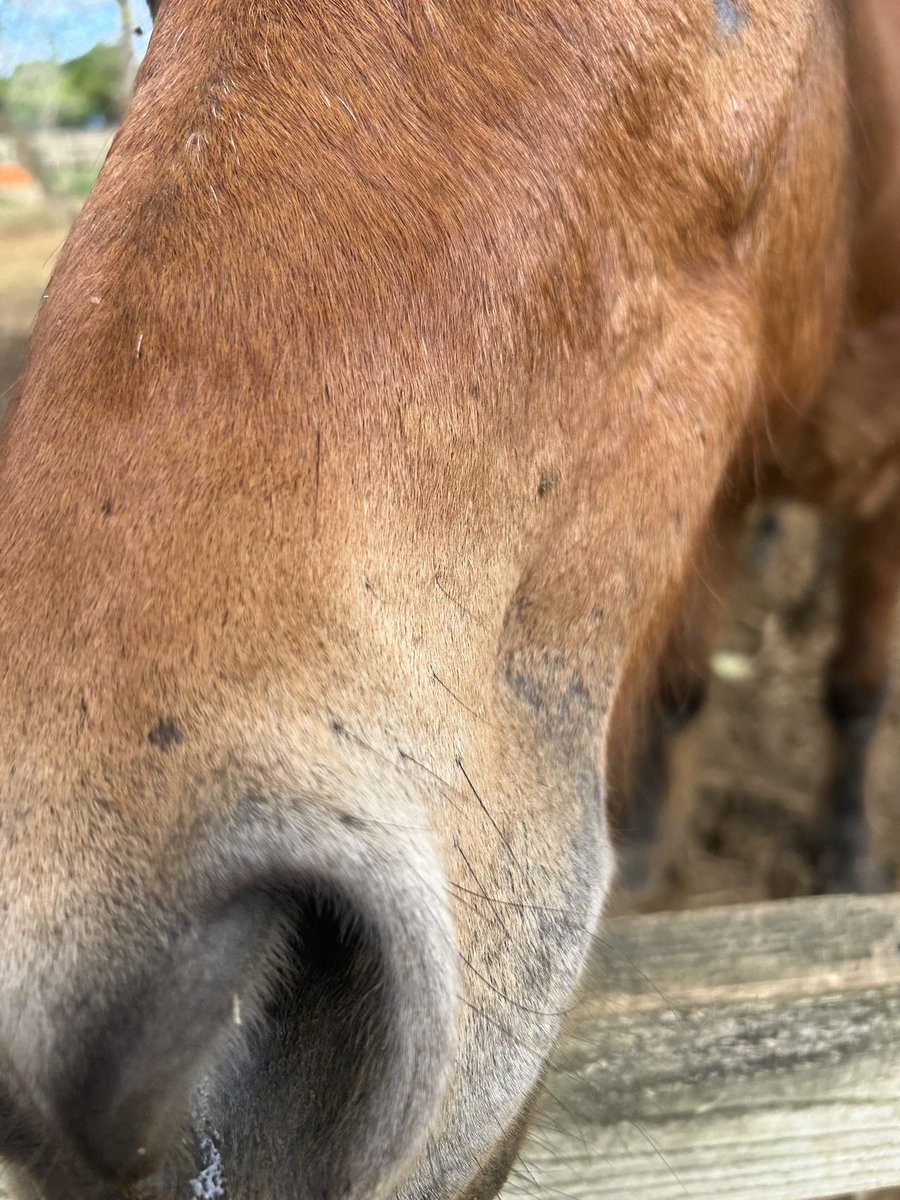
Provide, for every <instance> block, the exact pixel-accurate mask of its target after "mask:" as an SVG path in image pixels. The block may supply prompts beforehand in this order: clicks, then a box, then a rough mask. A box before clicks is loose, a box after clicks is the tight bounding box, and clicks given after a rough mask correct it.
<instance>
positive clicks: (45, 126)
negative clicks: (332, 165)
mask: <svg viewBox="0 0 900 1200" xmlns="http://www.w3.org/2000/svg"><path fill="white" fill-rule="evenodd" d="M149 31H150V16H149V12H148V10H147V8H146V5H145V3H144V0H0V397H2V399H0V411H2V408H3V407H4V406H5V403H6V400H7V398H8V396H9V393H10V392H11V390H12V386H13V384H14V382H15V379H16V377H17V375H18V373H19V371H20V368H21V365H22V362H23V360H24V356H25V353H26V349H27V344H28V337H29V332H30V329H31V325H32V321H33V318H34V314H35V311H36V309H37V305H38V302H39V300H40V297H41V294H42V292H43V290H44V288H45V286H46V282H47V280H48V278H49V275H50V272H51V270H52V268H53V263H54V259H55V256H56V254H57V252H58V250H59V248H60V246H61V245H62V242H63V241H64V239H65V235H66V231H67V229H68V228H69V226H70V224H71V222H72V221H73V220H74V218H75V217H76V215H77V213H78V210H79V208H80V206H81V204H82V202H83V200H84V198H85V196H86V195H87V193H88V191H89V190H90V187H91V184H92V182H93V180H94V178H95V176H96V174H97V172H98V170H99V168H100V166H101V164H102V162H103V159H104V156H105V154H106V151H107V149H108V147H109V143H110V141H111V139H112V135H113V132H114V130H115V127H116V124H117V122H118V121H119V119H120V117H121V114H122V111H123V108H124V105H125V103H126V100H127V97H128V95H129V92H130V89H131V86H132V82H133V79H134V73H135V71H136V68H137V64H138V63H139V61H140V58H141V56H142V55H143V53H144V51H145V49H146V45H147V40H148V36H149ZM827 549H828V533H827V530H825V529H824V528H823V526H822V524H821V520H820V518H819V517H818V516H817V515H816V514H814V513H813V512H811V511H809V510H806V509H804V508H802V507H801V506H799V505H788V504H786V505H780V506H778V507H777V508H775V509H769V510H766V512H765V513H763V512H757V513H755V514H754V515H753V517H752V519H751V521H750V522H749V524H748V528H747V531H746V534H745V545H744V555H743V569H742V571H741V575H740V579H739V581H738V585H737V587H736V589H735V590H734V592H733V593H730V594H728V595H723V596H722V597H720V598H719V599H720V602H721V604H722V606H723V608H724V609H727V614H728V615H727V618H726V619H725V620H724V622H723V629H722V633H721V635H720V638H719V642H718V646H717V649H716V653H715V655H714V657H713V661H712V673H713V686H712V693H711V700H710V703H709V704H708V706H707V709H706V711H705V713H704V715H703V717H702V718H701V722H702V726H701V729H700V731H699V737H698V739H697V745H696V752H695V758H694V761H693V762H692V764H691V771H690V781H691V783H690V786H691V788H692V790H693V792H694V794H695V803H694V806H693V810H692V817H691V822H690V830H689V838H688V845H687V847H686V852H685V858H684V862H683V863H682V868H683V870H682V875H681V884H680V886H679V889H678V890H676V891H675V892H674V893H671V894H670V895H669V896H668V897H667V903H668V904H669V905H670V906H672V907H688V906H697V905H706V904H713V903H718V904H720V903H731V902H741V901H748V900H755V899H762V898H781V897H788V896H795V895H803V894H807V893H809V892H810V891H811V890H812V888H813V886H814V872H815V846H816V837H815V833H816V829H817V827H818V822H819V821H820V814H821V806H822V799H821V797H822V791H823V787H824V785H825V782H826V778H827V774H828V751H827V747H828V742H829V731H828V726H827V723H826V721H825V718H824V715H823V711H822V703H821V696H822V679H823V673H824V667H825V663H826V661H827V659H828V656H829V653H830V650H831V647H832V645H833V641H834V632H835V621H836V595H835V588H834V582H833V572H831V573H829V572H823V571H822V569H821V563H822V556H823V554H827ZM891 657H892V668H893V678H894V679H895V680H896V679H898V678H900V639H897V638H895V642H894V649H893V653H892V656H891ZM898 730H900V703H898V688H897V687H896V686H892V688H891V691H890V695H889V697H888V701H887V705H886V709H885V711H884V714H883V717H882V719H881V723H880V727H879V731H878V734H877V737H876V740H875V744H874V746H873V752H872V756H871V760H870V764H869V771H868V778H867V805H868V809H869V813H870V819H871V821H872V825H873V828H874V836H875V843H876V846H877V848H878V852H879V858H880V860H881V862H882V863H883V865H884V866H885V868H886V869H887V870H888V872H889V873H890V872H894V873H896V869H897V866H898V864H900V802H898V801H897V791H898V783H900V737H898ZM631 903H632V901H631V898H630V897H629V896H628V895H626V894H625V893H624V892H622V893H620V894H619V895H617V896H616V897H614V907H615V908H617V909H618V910H619V911H628V909H629V907H630V905H631ZM0 1190H2V1189H0Z"/></svg>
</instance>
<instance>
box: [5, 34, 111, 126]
mask: <svg viewBox="0 0 900 1200" xmlns="http://www.w3.org/2000/svg"><path fill="white" fill-rule="evenodd" d="M124 70H125V58H124V54H123V51H122V47H121V46H120V45H118V46H108V45H103V44H99V45H97V46H94V48H93V49H92V50H89V51H88V52H87V54H82V55H81V56H80V57H79V58H73V59H71V61H69V62H66V63H61V64H60V63H57V62H55V61H53V60H52V59H51V60H47V61H45V62H33V63H22V64H21V65H19V66H18V67H16V69H15V70H14V71H13V73H12V75H11V76H10V77H9V78H8V79H4V80H0V104H4V105H5V106H6V107H7V110H8V111H9V113H10V116H11V117H12V118H13V120H14V121H15V123H16V125H17V126H18V127H19V128H20V129H23V130H26V131H27V130H34V129H39V128H41V127H46V126H48V125H57V126H62V127H64V128H78V127H80V126H83V125H85V124H86V123H88V122H89V121H91V120H102V121H104V122H105V123H108V124H112V123H113V122H115V121H117V120H118V119H119V117H120V115H121V104H122V96H123V92H124V82H123V78H124Z"/></svg>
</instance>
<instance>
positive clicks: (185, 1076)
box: [0, 799, 456, 1195]
mask: <svg viewBox="0 0 900 1200" xmlns="http://www.w3.org/2000/svg"><path fill="white" fill-rule="evenodd" d="M105 867H106V868H107V871H108V876H107V878H106V879H105V881H104V883H103V884H102V885H97V886H95V887H94V889H93V891H92V892H90V891H85V892H84V893H83V894H82V895H81V896H80V898H79V900H78V902H77V903H75V904H74V905H73V902H72V896H71V895H70V896H69V897H67V900H66V903H65V904H64V905H63V906H62V907H63V908H66V909H67V910H68V919H69V924H70V935H71V943H70V944H69V945H68V947H67V948H66V949H65V950H64V952H63V953H62V954H61V956H60V959H59V961H57V962H54V960H53V951H52V947H51V946H50V945H48V944H47V941H46V938H45V939H44V941H43V945H41V944H40V938H39V930H38V929H37V925H36V926H35V936H34V939H33V944H32V945H31V946H30V947H29V948H28V949H27V950H26V949H23V947H22V946H21V944H20V945H19V946H18V947H17V948H16V949H17V955H18V962H19V963H20V964H21V966H22V969H21V970H20V971H19V972H18V974H17V978H16V980H15V981H14V985H13V982H11V981H9V980H8V981H7V985H6V986H4V985H3V984H2V983H0V991H5V992H7V993H8V995H7V999H8V1000H10V1001H12V1004H11V1005H4V1007H5V1008H6V1009H7V1018H6V1019H3V1018H2V1017H0V1051H2V1055H3V1056H8V1057H9V1058H10V1059H11V1060H12V1061H13V1062H14V1064H15V1066H16V1072H15V1076H14V1078H16V1079H18V1080H19V1081H20V1083H19V1084H18V1085H17V1089H18V1095H13V1096H12V1097H11V1098H10V1111H12V1108H13V1107H15V1109H16V1111H18V1112H22V1111H25V1110H26V1109H28V1110H30V1108H31V1106H32V1104H33V1102H34V1103H35V1104H36V1107H37V1108H38V1109H39V1110H40V1112H41V1114H42V1120H43V1128H45V1129H46V1130H50V1131H52V1132H51V1133H48V1134H47V1135H46V1136H47V1137H50V1138H55V1139H58V1140H59V1142H60V1145H61V1146H64V1147H66V1148H67V1151H66V1152H67V1153H72V1154H74V1155H75V1156H76V1157H77V1160H78V1162H79V1163H81V1164H82V1165H84V1164H86V1169H88V1170H89V1171H91V1172H94V1173H96V1175H97V1178H98V1179H101V1180H105V1181H108V1182H109V1181H112V1182H113V1183H116V1182H118V1181H120V1180H125V1179H128V1178H134V1177H137V1176H141V1175H142V1174H143V1173H144V1172H145V1171H149V1170H150V1169H151V1168H152V1167H154V1166H155V1165H156V1149H157V1148H158V1147H161V1146H163V1145H167V1144H172V1138H173V1135H175V1134H177V1132H178V1129H179V1126H182V1127H185V1126H187V1125H188V1124H189V1123H190V1121H191V1107H192V1104H193V1103H194V1098H195V1096H196V1092H197V1088H198V1086H199V1085H200V1084H201V1083H203V1081H204V1080H213V1081H214V1082H213V1083H212V1084H209V1085H208V1086H209V1087H211V1088H212V1092H211V1099H210V1103H211V1106H212V1112H213V1116H214V1119H215V1120H216V1121H217V1122H218V1123H219V1124H220V1125H222V1126H223V1128H226V1129H227V1128H228V1126H229V1121H230V1120H231V1116H233V1114H231V1115H230V1113H229V1108H228V1102H227V1100H226V1098H225V1096H224V1095H221V1094H217V1092H216V1087H217V1086H218V1084H217V1083H216V1082H215V1081H221V1080H224V1079H225V1078H228V1079H229V1080H231V1083H230V1084H229V1086H228V1088H227V1091H228V1094H229V1095H232V1096H233V1095H236V1094H238V1092H240V1091H241V1089H245V1090H247V1091H253V1090H255V1089H263V1090H265V1088H266V1087H271V1086H273V1085H272V1083H271V1075H272V1071H271V1068H272V1065H273V1062H274V1060H275V1059H283V1058H284V1057H285V1056H287V1057H291V1056H292V1055H293V1056H296V1055H297V1054H298V1050H297V1047H298V1046H299V1047H302V1048H303V1049H302V1052H299V1054H300V1061H299V1062H298V1063H297V1064H295V1068H296V1071H299V1072H300V1073H301V1074H302V1075H303V1077H304V1078H305V1081H306V1084H307V1085H308V1088H309V1092H310V1095H311V1096H322V1097H327V1098H328V1099H327V1102H326V1103H324V1108H323V1109H322V1111H321V1112H320V1113H319V1114H318V1116H316V1115H315V1113H313V1112H312V1111H311V1108H310V1106H308V1107H307V1116H306V1118H305V1120H306V1126H305V1128H306V1134H305V1136H306V1138H307V1141H308V1142H309V1146H310V1151H309V1157H310V1162H311V1163H312V1164H313V1165H312V1166H311V1168H310V1170H311V1172H313V1174H314V1175H315V1178H316V1180H317V1182H316V1185H315V1188H314V1189H313V1190H314V1191H316V1194H322V1195H329V1194H331V1191H330V1190H329V1189H330V1188H332V1187H337V1184H336V1183H332V1182H329V1178H330V1177H329V1171H330V1170H331V1169H332V1168H331V1167H330V1166H329V1162H341V1163H345V1162H346V1159H347V1157H348V1154H350V1153H351V1152H350V1151H349V1150H347V1149H346V1148H335V1147H334V1146H333V1145H331V1147H330V1150H328V1149H327V1148H328V1146H329V1139H332V1140H333V1138H334V1136H335V1135H334V1134H333V1132H332V1130H333V1129H335V1128H337V1129H341V1130H344V1134H342V1135H341V1136H345V1135H346V1132H347V1131H350V1130H354V1129H355V1130H356V1141H357V1143H358V1149H355V1150H353V1153H355V1154H358V1156H359V1159H360V1163H359V1174H360V1178H361V1179H362V1178H364V1177H368V1178H369V1181H370V1183H374V1182H375V1180H376V1178H377V1175H378V1173H379V1172H383V1171H386V1170H388V1169H389V1167H390V1165H391V1164H392V1163H394V1162H396V1161H400V1162H402V1161H403V1160H404V1158H405V1157H406V1153H407V1151H409V1152H411V1151H410V1147H411V1146H412V1145H413V1144H414V1143H415V1144H416V1145H417V1144H418V1141H419V1139H420V1137H421V1136H423V1131H424V1130H425V1129H426V1127H427V1126H428V1123H429V1121H430V1120H431V1119H432V1116H433V1114H434V1112H435V1110H436V1106H437V1104H438V1103H439V1099H440V1096H441V1094H442V1090H443V1086H444V1081H445V1079H446V1078H447V1075H448V1072H449V1069H450V1065H451V1062H452V1058H453V1054H452V1043H453V1038H454V1026H455V1015H454V1014H455V993H456V988H455V956H454V950H453V935H452V930H451V926H450V920H449V915H448V911H449V910H448V906H447V903H446V899H445V897H444V895H443V890H442V887H441V884H440V873H439V870H438V867H437V860H436V858H435V856H434V852H433V850H432V849H431V847H430V846H429V845H428V844H427V842H426V841H424V840H422V839H419V838H417V837H414V836H412V835H411V834H410V835H406V836H402V835H401V837H400V838H398V839H396V840H394V841H393V842H391V840H390V839H388V838H386V837H385V836H384V832H383V830H380V829H379V828H377V827H375V826H374V825H367V823H366V822H364V821H363V820H362V819H361V818H357V817H354V818H353V819H350V820H348V819H347V815H346V814H344V813H342V812H339V811H337V810H336V809H335V808H334V807H333V806H329V805H325V804H319V805H314V804H309V805H306V806H304V805H302V804H299V803H298V804H297V805H295V806H294V807H293V808H289V809H284V808H278V807H276V806H274V805H271V804H263V803H262V802H260V801H259V800H258V799H255V800H253V801H252V802H249V803H248V804H246V805H244V806H241V807H239V809H238V810H237V811H236V812H235V813H233V814H232V816H231V818H229V819H228V820H227V821H223V822H222V823H221V824H220V825H219V826H218V827H217V828H215V829H213V828H209V827H208V828H206V829H205V831H204V832H202V833H201V832H197V833H196V834H195V835H193V836H192V845H191V846H190V847H189V850H188V851H187V852H186V853H183V854H182V856H181V862H180V863H179V864H178V865H177V866H175V867H173V868H171V869H170V870H169V871H168V872H162V871H160V873H159V874H158V875H153V874H152V873H150V874H149V875H148V876H147V877H146V878H144V879H143V880H141V881H140V882H137V881H134V880H132V881H131V886H130V887H129V886H128V881H127V880H125V879H123V878H121V877H119V878H113V875H114V870H113V868H112V866H111V862H107V863H106V864H105ZM95 868H96V870H97V871H98V872H100V864H99V863H98V864H95ZM104 888H105V890H104ZM55 916H56V918H57V919H58V920H59V921H60V922H61V924H62V933H63V938H65V923H66V922H65V917H64V915H63V914H62V912H57V913H56V914H55ZM16 927H17V928H18V931H19V936H20V937H21V936H22V930H23V928H24V926H23V924H22V923H21V922H18V923H17V926H16ZM12 991H15V993H16V994H15V997H13V996H12ZM26 993H30V994H26ZM11 1011H12V1012H15V1011H18V1012H19V1013H20V1014H25V1015H22V1016H21V1017H20V1018H16V1017H14V1016H13V1017H12V1019H11V1020H10V1013H11ZM323 1013H324V1014H325V1015H324V1016H323ZM4 1026H5V1027H6V1029H5V1031H4ZM347 1047H350V1048H351V1049H352V1053H351V1054H350V1057H351V1058H352V1059H354V1063H353V1064H351V1065H350V1066H347V1065H346V1061H345V1059H346V1057H347V1055H348V1050H347ZM341 1064H343V1065H341ZM235 1081H237V1082H235ZM292 1086H296V1085H292ZM204 1087H207V1084H204ZM14 1090H16V1089H14ZM26 1093H27V1094H26ZM314 1107H315V1105H312V1108H314ZM3 1113H4V1108H3V1106H2V1105H0V1153H3V1146H4V1141H5V1140H6V1141H9V1140H10V1139H11V1138H12V1136H13V1135H12V1131H11V1130H4V1129H3V1128H2V1122H3ZM183 1132H184V1130H183V1128H182V1134H183ZM182 1140H183V1138H182ZM367 1147H368V1148H367ZM373 1147H374V1148H375V1149H376V1150H377V1154H375V1153H373V1150H372V1148H373ZM391 1148H393V1153H392V1154H391V1152H390V1151H391ZM13 1149H14V1148H13ZM342 1169H343V1168H342ZM373 1173H374V1174H373ZM311 1178H312V1176H311ZM341 1186H343V1185H341ZM317 1189H318V1190H317ZM341 1194H342V1195H343V1194H344V1193H343V1192H341ZM347 1194H348V1195H350V1193H349V1192H348V1193H347ZM353 1194H355V1193H353Z"/></svg>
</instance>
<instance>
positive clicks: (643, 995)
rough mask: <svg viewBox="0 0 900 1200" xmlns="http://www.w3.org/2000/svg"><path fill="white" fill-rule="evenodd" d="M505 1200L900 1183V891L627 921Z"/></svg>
mask: <svg viewBox="0 0 900 1200" xmlns="http://www.w3.org/2000/svg"><path fill="white" fill-rule="evenodd" d="M549 1092H550V1094H549V1095H548V1097H547V1100H546V1102H545V1103H544V1105H543V1108H542V1110H541V1112H540V1114H539V1116H538V1118H537V1120H536V1123H535V1126H534V1131H533V1134H532V1136H530V1138H529V1139H528V1141H527V1142H526V1145H525V1147H524V1148H523V1152H522V1161H521V1163H520V1165H519V1166H518V1167H517V1169H516V1172H515V1175H514V1176H513V1178H512V1179H511V1180H510V1183H509V1184H508V1185H507V1188H506V1189H505V1191H504V1200H513V1198H514V1197H515V1198H519V1197H525V1196H527V1197H529V1198H531V1200H534V1198H540V1200H555V1198H556V1197H569V1198H571V1200H626V1198H627V1200H684V1198H685V1197H689V1198H690V1200H815V1198H816V1197H823V1196H833V1195H835V1194H837V1193H846V1192H854V1191H857V1190H862V1189H867V1188H875V1187H885V1186H889V1185H896V1184H900V896H878V897H827V898H826V897H822V898H816V899H809V900H794V901H788V902H775V903H767V904H759V905H749V906H742V907H735V908H720V909H706V910H703V911H699V912H690V913H678V914H673V913H666V914H661V915H659V916H648V917H635V918H625V919H622V920H620V921H611V922H609V923H608V924H607V926H606V929H605V931H604V933H603V935H602V939H601V940H600V941H599V942H598V944H597V948H596V955H595V959H594V962H593V965H592V967H591V970H590V973H589V977H588V981H587V988H586V994H585V997H584V1000H583V1002H582V1004H581V1005H580V1008H579V1010H578V1012H577V1017H576V1020H575V1021H574V1022H573V1029H572V1035H571V1036H570V1038H569V1039H568V1041H567V1043H566V1045H565V1046H564V1047H563V1049H562V1052H561V1054H560V1055H559V1061H558V1067H557V1069H556V1071H555V1072H554V1073H553V1075H552V1076H551V1079H550V1080H549Z"/></svg>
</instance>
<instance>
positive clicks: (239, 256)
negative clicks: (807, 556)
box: [0, 0, 855, 1200]
mask: <svg viewBox="0 0 900 1200" xmlns="http://www.w3.org/2000/svg"><path fill="white" fill-rule="evenodd" d="M845 9H846V6H844V5H841V4H839V3H837V2H836V0H770V2H769V3H767V4H766V5H761V4H756V3H752V2H750V0H677V2H673V0H612V2H610V3H608V4H604V5H593V6H590V5H589V6H584V5H580V4H576V3H573V2H572V0H553V2H550V0H509V2H507V0H504V2H503V3H486V2H485V0H452V2H451V3H449V4H447V5H437V4H433V3H431V2H430V0H428V2H424V3H418V2H410V0H365V3H362V2H361V0H345V2H344V3H343V4H341V5H339V6H337V7H335V6H334V5H330V4H325V3H323V2H322V0H304V2H303V3H300V0H162V3H161V4H160V5H159V11H158V14H157V21H156V25H155V28H154V31H153V34H152V38H151V40H150V45H149V49H148V52H147V55H146V58H145V60H144V62H143V64H142V66H141V69H140V72H139V75H138V78H137V82H136V87H135V91H134V95H133V98H132V100H131V103H130V105H129V107H128V110H127V113H126V116H125V118H124V121H123V124H122V126H121V128H120V130H119V132H118V133H117V136H116V138H115V141H114V144H113V146H112V148H111V150H110V153H109V156H108V158H107V160H106V162H105V164H104V166H103V168H102V170H101V172H100V175H99V178H98V180H97V182H96V185H95V187H94V189H93V191H92V192H91V195H90V197H89V199H88V201H87V203H86V205H85V207H84V210H83V211H82V213H81V215H80V217H79V219H78V221H77V223H76V224H75V226H74V229H73V230H72V232H71V235H70V236H69V238H68V240H67V242H66V244H65V246H64V248H63V250H62V253H61V255H60V258H59V261H58V263H57V266H56V268H55V270H54V274H53V277H52V280H51V283H50V285H49V288H48V292H47V295H46V297H45V299H44V301H43V303H42V306H41V309H40V312H39V315H38V318H37V322H36V327H35V330H34V336H33V340H32V344H31V348H30V351H29V356H28V360H27V363H26V366H25V369H24V372H23V375H22V377H21V380H20V382H19V385H18V387H17V389H16V392H15V394H14V396H13V398H12V402H11V405H10V410H9V413H8V415H7V418H6V420H5V423H4V425H3V429H2V434H0V646H2V647H3V655H2V661H3V674H2V687H0V717H2V719H0V781H2V782H0V960H2V970H0V1063H2V1070H0V1156H2V1158H3V1159H4V1160H5V1161H6V1162H7V1163H8V1164H9V1165H10V1166H11V1169H12V1171H13V1173H14V1178H15V1186H16V1188H17V1189H18V1193H19V1194H20V1195H21V1196H27V1197H37V1198H39V1200H60V1198H62V1197H66V1200H112V1198H113V1197H119V1198H122V1197H124V1198H127V1200H137V1198H138V1197H140V1198H141V1200H176V1198H177V1197H182V1196H184V1195H188V1194H190V1193H191V1192H192V1193H193V1194H194V1195H195V1196H221V1195H227V1196H228V1197H229V1198H230V1200H251V1198H255V1197H265V1198H266V1200H287V1198H291V1200H389V1198H390V1200H416V1198H422V1197H426V1196H427V1197H429V1200H438V1198H441V1200H488V1198H489V1197H492V1196H494V1195H496V1193H497V1192H498V1190H499V1188H500V1187H501V1186H502V1183H503V1180H504V1178H505V1177H506V1175H507V1173H508V1171H509V1170H510V1167H511V1164H512V1163H513V1160H514V1158H515V1154H516V1149H517V1147H518V1145H519V1142H520V1139H521V1137H522V1136H523V1133H524V1130H525V1129H526V1127H527V1124H528V1120H529V1115H530V1112H531V1110H532V1108H533V1106H534V1104H535V1103H536V1101H537V1099H538V1097H539V1095H540V1092H541V1088H542V1081H543V1079H544V1075H545V1072H546V1070H547V1067H548V1063H549V1062H550V1061H551V1058H552V1054H553V1048H554V1045H555V1044H556V1042H557V1039H558V1037H559V1035H560V1030H561V1028H562V1025H563V1022H564V1019H565V1016H566V1014H567V1012H568V1011H569V1009H570V1008H571V1006H572V1004H573V997H574V996H575V993H576V990H577V987H578V982H579V978H580V976H581V972H582V969H583V966H584V963H585V960H586V957H587V955H588V952H589V949H590V946H591V941H592V938H593V935H594V930H595V928H596V924H597V921H598V918H599V915H600V913H601V910H602V907H603V903H604V898H605V895H606V893H607V891H608V888H609V884H610V879H611V876H612V873H613V861H612V853H611V850H610V836H609V828H608V821H607V815H606V791H607V784H606V777H607V773H608V772H607V761H608V756H609V752H610V746H609V738H610V733H609V731H610V714H611V711H612V709H613V705H614V703H615V700H616V697H617V692H618V690H619V688H620V686H621V681H622V680H623V679H624V678H626V677H628V675H629V673H630V672H631V671H632V670H633V668H634V666H635V664H642V663H646V664H651V665H652V664H653V663H655V662H656V658H657V654H658V650H659V644H660V639H661V638H662V637H663V636H664V630H665V628H666V624H667V620H668V616H669V614H670V613H671V611H672V609H673V606H674V605H675V604H676V603H677V598H678V595H679V592H680V590H681V588H682V586H683V581H684V579H685V578H686V576H687V574H688V573H689V572H690V570H691V569H692V564H693V563H694V562H695V560H696V556H697V554H698V553H700V552H701V547H702V544H703V541H704V538H705V535H706V531H707V530H708V528H709V525H710V521H711V520H712V519H713V513H714V510H715V508H716V505H717V497H718V496H719V495H720V493H721V490H722V487H723V481H725V480H726V479H728V478H729V477H730V475H731V474H732V473H733V471H734V469H735V462H736V461H737V460H738V459H739V458H740V455H741V447H742V446H743V445H744V444H745V442H746V440H747V438H748V437H752V436H753V431H754V430H755V429H756V428H758V427H760V426H762V425H765V426H766V427H768V428H770V429H775V428H778V427H779V426H780V425H781V424H782V423H790V422H793V421H796V420H797V416H798V414H802V413H803V412H805V411H808V410H809V409H810V407H811V406H812V404H813V403H814V401H815V398H816V397H817V396H818V395H820V394H821V390H822V388H823V387H824V386H825V383H826V381H827V377H828V375H829V371H830V369H831V364H832V362H833V361H834V358H835V355H836V354H837V350H838V345H839V342H840V339H841V336H842V329H843V328H844V308H845V297H846V295H847V289H848V274H849V268H850V260H851V255H850V245H851V239H852V231H853V225H854V219H855V218H854V212H855V185H854V165H853V131H852V123H851V117H850V113H849V102H848V78H849V77H848V57H847V53H846V45H847V23H848V21H849V20H851V19H852V18H851V17H850V15H849V14H848V13H847V12H846V11H845Z"/></svg>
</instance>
